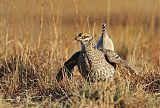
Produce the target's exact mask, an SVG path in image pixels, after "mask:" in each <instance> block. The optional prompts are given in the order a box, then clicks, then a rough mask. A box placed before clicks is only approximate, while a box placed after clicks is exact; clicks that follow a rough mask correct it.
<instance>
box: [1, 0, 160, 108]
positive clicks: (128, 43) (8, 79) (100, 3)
mask: <svg viewBox="0 0 160 108" xmlns="http://www.w3.org/2000/svg"><path fill="white" fill-rule="evenodd" d="M159 10H160V0H121V1H120V0H0V107H4V108H5V107H6V108H8V107H33V108H34V107H35V108H37V107H44V108H47V107H49V108H52V107H53V108H54V107H67V108H70V107H73V108H75V107H80V108H82V107H86V108H90V107H94V108H96V107H100V108H159V106H160V12H159ZM102 23H107V29H108V33H109V35H110V36H111V38H112V40H113V42H114V45H115V50H116V52H117V53H118V54H119V55H120V56H121V57H122V58H123V59H125V60H126V61H128V62H129V63H130V64H131V66H132V67H133V68H134V69H135V71H136V73H137V74H138V76H136V77H130V76H128V75H126V71H127V70H123V69H118V70H117V72H116V75H115V81H113V82H110V83H104V82H102V83H96V84H88V83H87V82H86V81H85V80H84V79H83V78H82V77H81V75H80V74H79V72H78V70H77V69H75V71H74V76H73V80H69V79H68V78H67V77H65V78H64V79H63V81H60V82H57V81H56V80H55V77H56V73H57V72H58V70H59V69H60V68H61V67H62V66H63V63H64V62H65V61H66V60H67V59H68V58H69V57H71V55H72V54H73V53H74V52H75V51H78V50H79V49H80V44H79V43H77V42H76V41H75V40H74V38H75V36H76V35H77V34H78V33H80V32H86V33H89V34H91V35H93V36H94V37H95V39H96V40H98V38H99V35H100V34H101V25H102Z"/></svg>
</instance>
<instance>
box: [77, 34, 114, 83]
mask: <svg viewBox="0 0 160 108" xmlns="http://www.w3.org/2000/svg"><path fill="white" fill-rule="evenodd" d="M76 39H77V40H78V41H80V42H81V45H83V46H84V48H83V49H82V52H81V54H82V55H80V60H79V63H78V68H79V71H80V73H81V74H82V76H83V77H85V78H86V79H87V80H88V81H91V82H95V81H104V80H108V79H109V78H111V77H112V76H113V75H114V72H115V69H114V67H113V66H112V65H111V64H109V63H108V62H107V61H106V59H105V56H104V54H103V52H101V51H100V50H98V49H97V48H96V44H95V41H94V39H93V37H92V36H90V35H88V34H86V33H81V34H79V35H78V36H77V37H76ZM83 55H84V56H83ZM84 65H85V66H84ZM84 69H85V70H84Z"/></svg>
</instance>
